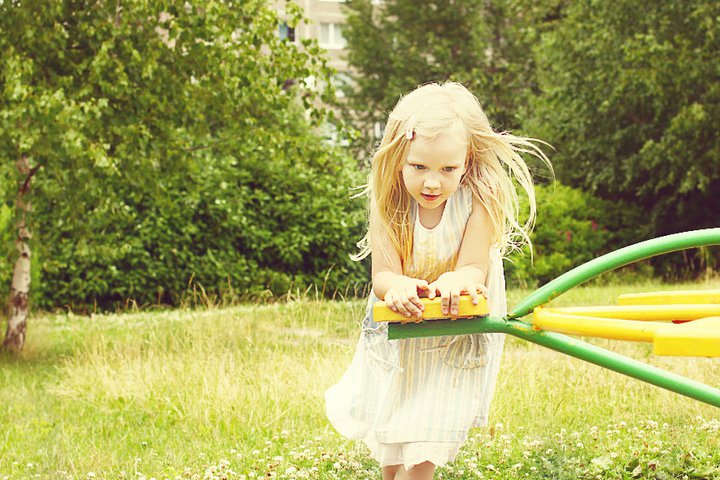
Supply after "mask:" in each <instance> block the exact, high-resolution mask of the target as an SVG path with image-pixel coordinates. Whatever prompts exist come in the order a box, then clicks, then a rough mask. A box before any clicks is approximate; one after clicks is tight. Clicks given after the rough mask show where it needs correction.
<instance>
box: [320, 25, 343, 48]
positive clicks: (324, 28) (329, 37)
mask: <svg viewBox="0 0 720 480" xmlns="http://www.w3.org/2000/svg"><path fill="white" fill-rule="evenodd" d="M342 27H343V26H342V24H340V23H321V24H320V46H321V47H323V48H327V49H328V50H340V49H343V48H345V46H346V45H347V42H346V41H345V37H343V34H342Z"/></svg>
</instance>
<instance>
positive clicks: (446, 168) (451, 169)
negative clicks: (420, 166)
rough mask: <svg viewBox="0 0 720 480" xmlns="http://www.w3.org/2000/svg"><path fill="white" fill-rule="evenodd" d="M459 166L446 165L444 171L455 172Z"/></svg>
mask: <svg viewBox="0 0 720 480" xmlns="http://www.w3.org/2000/svg"><path fill="white" fill-rule="evenodd" d="M456 168H457V167H445V168H443V171H445V172H448V173H449V172H454V171H455V169H456Z"/></svg>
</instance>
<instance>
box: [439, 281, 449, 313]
mask: <svg viewBox="0 0 720 480" xmlns="http://www.w3.org/2000/svg"><path fill="white" fill-rule="evenodd" d="M438 292H440V307H441V309H442V314H443V315H448V312H449V311H450V290H449V289H448V288H445V287H440V288H438Z"/></svg>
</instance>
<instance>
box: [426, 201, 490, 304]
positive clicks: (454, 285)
mask: <svg viewBox="0 0 720 480" xmlns="http://www.w3.org/2000/svg"><path fill="white" fill-rule="evenodd" d="M491 232H492V224H491V222H490V215H489V214H488V212H487V210H486V209H485V207H484V206H483V204H482V203H480V201H479V200H478V199H476V198H473V205H472V213H471V214H470V218H469V219H468V222H467V225H466V226H465V233H464V234H463V239H462V243H461V244H460V252H459V254H458V261H457V265H456V266H455V270H454V271H452V272H446V273H443V274H442V275H440V277H439V278H438V279H437V280H436V281H434V282H433V283H432V284H430V287H429V288H430V291H429V293H428V297H429V298H435V296H436V293H439V294H440V297H441V305H442V312H443V314H444V315H448V314H450V315H457V313H458V305H459V303H460V294H461V293H462V292H467V293H468V294H469V295H470V296H471V297H472V300H473V303H475V304H477V302H478V299H479V297H478V292H480V293H482V294H483V296H485V297H487V287H486V286H485V281H486V279H487V271H488V265H489V263H490V245H491V241H492V235H491Z"/></svg>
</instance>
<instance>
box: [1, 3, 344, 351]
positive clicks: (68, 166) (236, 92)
mask: <svg viewBox="0 0 720 480" xmlns="http://www.w3.org/2000/svg"><path fill="white" fill-rule="evenodd" d="M286 15H287V17H288V20H287V21H288V23H290V24H291V25H292V24H295V23H297V22H298V21H299V19H300V17H301V12H300V10H299V8H298V7H297V6H296V5H294V4H293V3H292V2H288V3H287V5H286ZM277 27H278V17H277V14H276V12H275V10H274V9H273V8H272V7H271V6H269V5H268V4H267V2H265V1H260V0H255V1H252V0H251V1H228V0H226V1H207V2H203V4H202V6H196V5H195V4H191V3H190V2H185V1H184V0H182V1H181V0H176V1H170V2H144V1H140V0H137V1H129V2H122V3H120V2H111V1H105V0H100V1H82V0H66V1H61V2H57V1H54V0H39V1H37V2H17V1H5V2H0V111H1V112H2V115H0V160H1V162H0V174H1V175H2V176H3V178H8V175H9V168H10V167H9V165H15V164H16V163H17V162H19V161H21V160H23V159H24V160H26V161H27V162H28V168H26V169H25V170H23V171H24V172H25V177H26V178H29V175H30V173H29V172H33V173H34V172H37V175H36V178H35V179H34V182H35V190H34V202H33V203H34V212H33V215H34V218H36V219H42V220H43V221H44V222H47V223H46V224H42V225H36V227H34V228H38V229H40V230H41V233H40V235H39V237H40V239H39V241H38V245H39V246H40V248H41V249H42V250H44V252H47V253H49V254H52V253H53V252H55V253H57V251H58V249H69V250H70V251H69V256H68V257H66V258H63V259H62V260H61V261H60V262H59V263H55V264H53V259H52V258H50V259H47V261H48V263H47V264H46V265H45V266H44V270H45V272H44V273H46V274H47V275H46V278H47V277H48V276H50V277H52V274H53V272H55V273H57V272H58V271H62V270H63V269H67V270H70V271H73V269H72V262H74V261H75V259H76V258H77V257H78V254H79V253H81V252H80V249H82V248H84V245H85V246H86V245H87V244H88V243H92V239H93V238H95V237H97V236H100V235H103V234H105V233H107V232H108V231H113V235H116V237H115V238H116V240H118V241H121V240H125V242H123V243H120V244H116V245H114V246H113V245H107V244H106V245H103V248H102V249H99V250H95V251H93V253H92V254H93V255H94V257H93V258H95V260H98V262H97V263H96V264H95V265H94V266H93V263H92V262H90V263H89V264H87V265H86V266H87V267H88V268H91V269H92V268H95V267H98V266H103V267H105V269H104V270H103V271H86V270H80V271H77V270H75V271H73V274H74V275H76V280H79V281H81V282H83V281H84V282H85V283H89V282H92V281H97V282H98V284H99V285H100V288H101V289H102V282H105V284H106V286H107V282H109V281H111V280H112V277H113V276H114V275H115V276H117V275H121V276H122V274H123V273H126V272H123V271H122V269H121V271H120V273H119V274H118V272H117V271H113V269H112V268H111V267H114V268H115V270H117V266H115V265H112V264H110V265H108V264H107V263H103V262H104V260H103V259H104V258H107V257H112V256H113V254H115V253H116V252H117V251H122V250H123V248H126V247H127V245H130V247H132V245H133V241H132V239H133V238H134V237H136V232H134V231H133V229H134V226H133V224H134V225H135V226H137V225H139V224H142V222H144V221H147V216H148V215H151V216H154V218H156V219H157V224H158V227H157V228H158V229H161V228H166V230H168V231H173V229H177V230H182V229H183V226H182V225H175V224H173V223H172V221H169V222H165V224H163V221H162V219H163V215H164V214H163V211H162V208H161V207H160V205H162V204H163V202H168V201H169V199H170V198H174V199H176V200H177V199H178V198H180V197H181V195H182V192H183V188H185V191H187V190H188V189H189V190H192V188H190V187H188V185H190V186H192V185H193V184H194V178H201V179H202V178H208V177H210V176H213V175H214V173H208V172H209V171H211V170H213V169H218V168H220V167H216V166H221V165H224V166H225V167H223V168H225V171H228V170H229V169H231V168H234V169H236V170H237V169H240V168H242V159H243V158H244V156H248V157H251V158H253V160H254V161H256V160H257V158H258V156H259V155H258V154H257V152H260V151H265V152H272V151H284V150H285V149H286V147H287V146H288V144H289V143H292V144H294V145H295V146H296V150H297V153H298V154H299V155H300V156H302V155H303V154H305V153H308V152H310V150H312V152H310V153H309V155H310V156H312V157H313V158H318V155H320V154H319V153H318V152H319V147H318V146H317V145H314V146H313V147H308V148H310V150H306V149H305V145H306V144H307V143H308V142H305V141H303V138H306V137H307V135H308V131H309V130H308V128H304V127H301V128H293V123H294V122H299V123H301V124H306V123H307V122H305V120H304V114H305V112H308V113H310V114H311V116H312V118H314V119H316V120H318V121H319V119H320V118H321V117H322V115H323V114H322V111H320V110H318V109H316V108H314V107H313V104H314V102H315V99H316V98H317V96H318V95H317V94H316V93H315V92H313V91H311V90H310V89H308V88H306V86H305V84H304V82H303V81H302V79H304V78H307V77H309V76H316V77H320V78H328V77H329V71H328V70H327V68H326V66H325V62H324V60H322V59H321V58H320V56H319V50H318V49H317V47H316V46H315V45H313V44H312V43H309V42H306V43H305V44H303V45H294V44H292V43H289V42H284V41H282V40H281V39H279V38H278V35H277ZM298 103H300V106H298ZM298 110H300V111H298ZM292 112H295V113H292ZM284 130H287V132H288V133H286V134H283V135H273V133H275V132H282V131H284ZM293 132H294V133H293ZM313 152H314V153H313ZM301 158H302V157H301ZM333 158H334V157H332V156H331V157H328V156H327V155H325V160H324V161H325V162H332V161H333ZM232 159H235V164H233V163H232ZM271 160H272V158H267V157H266V158H265V161H266V162H268V161H271ZM313 162H315V160H313ZM38 169H39V170H38ZM236 178H237V175H236ZM26 183H27V182H24V181H23V180H22V179H21V184H26ZM13 190H15V189H13ZM13 190H8V191H5V192H3V199H2V200H3V202H4V203H5V204H8V205H11V204H13V203H14V202H13V198H14V194H13ZM166 191H171V192H172V193H173V195H172V196H170V197H165V196H164V194H165V192H166ZM155 200H158V201H155ZM23 205H28V202H27V201H23V202H15V207H16V210H17V211H18V213H17V214H16V217H17V218H21V217H22V213H21V211H22V208H21V207H22V206H23ZM149 206H151V207H152V208H150V207H149ZM144 209H147V210H144ZM120 220H122V222H120ZM118 225H121V226H122V227H123V228H118ZM24 227H28V226H27V225H24ZM19 230H21V229H19ZM26 230H29V227H28V228H26ZM48 239H52V240H53V242H52V244H50V245H48V244H44V243H43V242H44V240H48ZM193 240H195V241H196V242H197V238H194V239H193ZM25 243H26V244H25V247H24V248H26V247H27V242H25ZM135 245H136V247H138V249H137V250H135V251H134V252H132V253H131V254H130V255H132V254H134V255H135V256H137V257H148V256H151V257H155V258H156V257H157V256H162V255H169V254H168V253H167V252H157V251H155V250H154V248H153V247H152V245H151V244H150V243H143V242H141V243H140V244H139V245H138V244H137V243H135ZM126 253H127V252H126ZM28 260H29V259H28ZM101 260H102V261H101ZM173 261H175V262H179V263H182V261H183V260H182V259H181V258H180V259H177V258H176V259H174V260H173ZM271 261H272V259H271ZM63 262H65V263H63ZM68 262H69V264H68ZM23 265H24V270H23V271H24V274H25V273H28V272H27V269H28V268H29V261H27V262H25V261H23ZM139 265H143V264H142V262H140V263H139ZM137 266H138V265H137V264H136V265H135V266H134V267H137ZM134 267H133V265H130V264H127V265H123V267H122V268H130V269H132V268H134ZM246 273H247V272H246ZM146 274H147V276H149V277H150V278H152V277H153V272H146ZM26 277H28V278H29V276H28V275H26ZM184 281H187V280H186V279H185V280H184ZM148 285H152V282H146V283H144V284H142V285H141V287H143V288H147V287H148ZM56 287H57V285H55V286H54V287H52V286H51V287H49V288H56ZM94 287H95V285H93V288H94ZM157 287H158V286H156V288H157ZM106 290H107V288H106V289H105V291H106ZM159 291H160V292H162V285H160V286H159ZM144 293H145V294H147V295H155V294H157V291H151V292H144ZM86 300H90V301H92V298H86ZM12 301H13V300H11V302H12ZM21 323H22V325H20V324H18V325H14V326H12V328H10V329H9V330H8V332H7V336H6V338H7V340H6V344H8V345H12V346H13V348H15V349H19V348H21V347H22V338H21V335H20V334H21V330H24V328H25V327H24V322H21Z"/></svg>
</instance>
